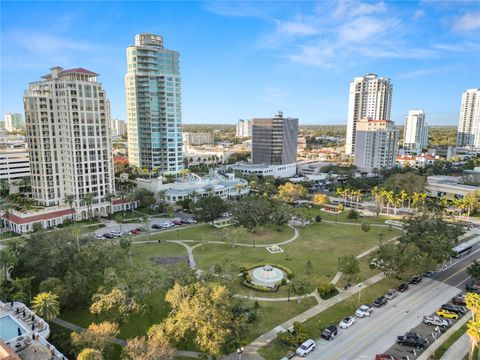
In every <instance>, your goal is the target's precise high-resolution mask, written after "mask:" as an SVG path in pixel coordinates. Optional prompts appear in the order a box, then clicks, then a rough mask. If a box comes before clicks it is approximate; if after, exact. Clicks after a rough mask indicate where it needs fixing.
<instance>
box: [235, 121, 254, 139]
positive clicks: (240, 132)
mask: <svg viewBox="0 0 480 360" xmlns="http://www.w3.org/2000/svg"><path fill="white" fill-rule="evenodd" d="M251 136H252V121H251V120H243V119H240V120H238V122H237V137H239V138H245V137H251Z"/></svg>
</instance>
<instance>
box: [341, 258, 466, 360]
mask: <svg viewBox="0 0 480 360" xmlns="http://www.w3.org/2000/svg"><path fill="white" fill-rule="evenodd" d="M469 266H470V264H468V265H467V266H465V267H463V268H462V269H460V270H459V271H457V272H455V273H454V274H452V275H450V276H449V277H447V278H446V279H445V280H443V281H447V280H449V279H451V278H452V277H454V276H455V275H458V274H459V273H461V272H462V271H463V270H465V269H466V268H467V267H469ZM432 281H437V280H432ZM443 281H438V282H440V283H443ZM432 284H434V283H433V282H432ZM444 285H446V286H450V287H453V286H451V285H448V284H444ZM436 289H437V286H434V287H433V288H432V289H430V290H428V291H427V292H424V293H423V294H421V295H420V296H419V297H417V298H416V299H415V300H413V301H412V302H409V303H407V304H406V306H403V307H398V308H394V309H395V310H396V311H393V312H392V314H390V316H388V317H387V318H386V319H384V320H383V321H381V322H380V323H379V324H372V325H371V326H370V327H372V326H375V327H378V325H382V324H384V323H386V322H387V321H389V320H390V319H391V318H392V317H393V316H396V315H397V313H399V312H400V308H402V311H403V309H404V308H405V307H407V306H411V305H413V304H415V303H417V302H418V301H420V300H421V299H423V298H424V297H425V295H429V294H430V293H431V292H433V291H434V290H436ZM397 306H398V304H397ZM370 335H371V333H370V332H367V333H366V334H365V335H363V336H361V337H360V338H357V339H356V340H357V341H355V342H352V343H351V345H350V346H348V347H347V348H345V349H344V350H342V351H340V352H337V353H336V354H335V355H333V356H332V359H338V358H339V356H341V355H343V354H344V353H346V352H347V351H349V350H351V349H352V348H353V347H354V346H355V345H357V344H358V343H359V342H361V340H363V339H364V338H366V337H367V336H370Z"/></svg>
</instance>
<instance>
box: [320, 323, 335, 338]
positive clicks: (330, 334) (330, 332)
mask: <svg viewBox="0 0 480 360" xmlns="http://www.w3.org/2000/svg"><path fill="white" fill-rule="evenodd" d="M337 333H338V329H337V327H336V326H335V325H330V326H327V328H326V329H325V330H323V332H322V338H324V339H326V340H328V341H330V340H332V339H333V338H334V337H335V336H337Z"/></svg>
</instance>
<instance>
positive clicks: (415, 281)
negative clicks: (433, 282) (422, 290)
mask: <svg viewBox="0 0 480 360" xmlns="http://www.w3.org/2000/svg"><path fill="white" fill-rule="evenodd" d="M420 281H422V277H421V276H418V275H415V276H413V277H412V278H411V279H410V281H409V283H410V284H414V285H415V284H418V283H419V282H420Z"/></svg>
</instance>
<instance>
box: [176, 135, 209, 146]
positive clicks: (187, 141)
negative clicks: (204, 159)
mask: <svg viewBox="0 0 480 360" xmlns="http://www.w3.org/2000/svg"><path fill="white" fill-rule="evenodd" d="M182 137H183V144H184V145H194V146H195V145H213V135H212V134H209V133H187V132H184V133H183V134H182Z"/></svg>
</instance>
